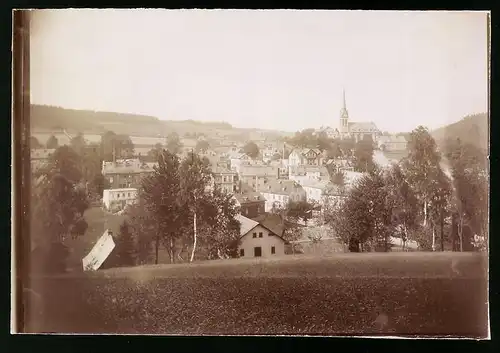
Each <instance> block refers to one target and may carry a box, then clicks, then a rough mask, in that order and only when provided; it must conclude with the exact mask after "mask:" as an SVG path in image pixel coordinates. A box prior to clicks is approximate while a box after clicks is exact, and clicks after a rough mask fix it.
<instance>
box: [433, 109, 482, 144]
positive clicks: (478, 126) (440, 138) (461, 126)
mask: <svg viewBox="0 0 500 353" xmlns="http://www.w3.org/2000/svg"><path fill="white" fill-rule="evenodd" d="M488 126H489V124H488V115H487V114H486V113H481V114H474V115H468V116H466V117H465V118H463V119H462V120H460V121H457V122H456V123H453V124H450V125H446V126H444V127H442V128H439V129H436V130H434V131H432V132H431V134H432V136H433V137H434V139H435V140H436V142H437V144H438V146H440V147H442V146H443V145H444V143H445V142H446V140H448V139H456V138H460V139H461V140H462V141H463V142H466V143H471V144H473V145H475V146H477V147H479V148H481V149H483V150H485V151H487V150H488V145H489V142H488V129H489V128H488Z"/></svg>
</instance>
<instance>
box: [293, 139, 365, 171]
mask: <svg viewBox="0 0 500 353" xmlns="http://www.w3.org/2000/svg"><path fill="white" fill-rule="evenodd" d="M285 142H286V143H287V144H289V145H291V146H293V147H294V148H315V149H318V150H319V151H321V152H323V153H325V154H326V157H328V158H332V159H338V158H342V159H347V160H349V161H351V162H352V166H353V168H354V170H355V171H358V172H369V171H371V170H373V169H374V168H375V163H374V162H373V153H374V150H375V144H374V141H373V140H372V138H371V136H369V135H365V137H364V138H363V139H361V140H359V141H357V142H356V141H355V140H354V139H353V138H343V139H340V138H337V139H333V138H329V137H328V135H327V134H326V132H324V131H320V132H319V133H317V132H316V131H315V130H314V129H305V130H302V131H297V132H296V133H295V135H294V136H293V137H291V138H286V139H285Z"/></svg>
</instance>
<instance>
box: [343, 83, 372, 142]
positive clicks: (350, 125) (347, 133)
mask: <svg viewBox="0 0 500 353" xmlns="http://www.w3.org/2000/svg"><path fill="white" fill-rule="evenodd" d="M339 131H340V137H341V138H354V140H355V141H360V140H363V139H364V138H365V137H367V136H370V137H371V138H372V140H373V141H374V142H376V141H378V138H379V137H380V135H381V132H380V130H379V129H378V128H377V126H376V125H375V123H374V122H372V121H369V122H355V121H349V112H348V111H347V106H346V101H345V91H343V106H342V109H341V110H340V124H339Z"/></svg>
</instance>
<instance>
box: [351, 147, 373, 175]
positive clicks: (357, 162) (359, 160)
mask: <svg viewBox="0 0 500 353" xmlns="http://www.w3.org/2000/svg"><path fill="white" fill-rule="evenodd" d="M373 150H374V148H373V141H371V140H366V139H362V140H359V141H358V142H357V143H356V146H355V149H354V168H355V169H356V170H357V171H359V172H362V173H363V172H370V171H372V170H373V169H374V168H375V163H374V162H373Z"/></svg>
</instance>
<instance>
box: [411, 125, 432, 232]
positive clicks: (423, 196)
mask: <svg viewBox="0 0 500 353" xmlns="http://www.w3.org/2000/svg"><path fill="white" fill-rule="evenodd" d="M439 162H440V155H439V153H438V151H437V146H436V142H435V141H434V139H433V138H432V136H431V135H430V134H429V131H428V130H427V129H426V128H424V127H423V126H419V127H417V128H416V129H415V130H413V131H412V132H411V133H410V137H409V141H408V157H407V158H406V159H404V160H403V170H404V174H405V176H406V178H407V180H408V183H409V185H410V186H411V187H412V189H413V190H414V192H415V194H416V196H417V198H418V201H419V205H420V209H421V210H422V214H421V216H422V219H423V225H424V226H425V225H426V224H427V220H428V211H429V202H430V196H431V193H432V192H433V190H432V188H433V187H434V186H435V184H434V182H433V177H436V176H437V175H439V174H440V173H439V171H438V169H440V165H439Z"/></svg>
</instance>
